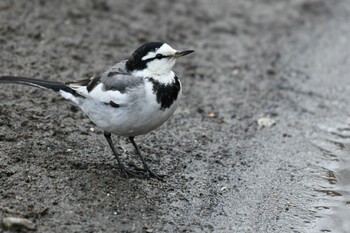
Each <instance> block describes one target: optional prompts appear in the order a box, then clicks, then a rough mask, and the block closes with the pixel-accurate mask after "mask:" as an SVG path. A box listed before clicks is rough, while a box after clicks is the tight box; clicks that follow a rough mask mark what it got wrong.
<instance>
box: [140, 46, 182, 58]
mask: <svg viewBox="0 0 350 233" xmlns="http://www.w3.org/2000/svg"><path fill="white" fill-rule="evenodd" d="M175 53H176V50H175V49H173V48H172V47H170V45H168V44H166V43H164V44H163V45H162V46H161V47H160V48H159V49H157V50H156V51H154V52H149V53H147V55H146V56H144V57H143V58H142V60H143V61H144V60H147V59H149V58H154V57H155V56H156V55H157V54H162V55H163V56H172V55H174V54H175Z"/></svg>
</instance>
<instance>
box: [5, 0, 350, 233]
mask: <svg viewBox="0 0 350 233" xmlns="http://www.w3.org/2000/svg"><path fill="white" fill-rule="evenodd" d="M342 4H343V5H342ZM348 5H349V4H347V3H346V1H338V2H337V3H328V2H327V1H321V0H312V1H308V0H287V1H271V0H262V1H254V0H249V1H248V0H236V1H229V0H222V1H210V0H191V1H186V3H185V2H180V1H155V0H154V1H151V0H149V1H136V0H125V1H121V0H119V1H112V0H110V1H102V0H96V1H92V0H90V1H89V0H78V1H68V0H65V1H41V0H35V1H25V0H19V1H11V0H3V1H1V2H0V55H1V58H0V67H1V74H13V75H26V76H32V77H37V78H42V79H47V80H60V81H69V80H78V79H81V78H87V77H90V76H91V75H94V74H99V73H100V72H103V71H104V70H105V69H107V68H108V67H109V66H111V65H113V64H114V63H115V62H117V61H119V60H121V59H125V58H127V57H128V56H129V55H130V53H131V52H133V50H134V49H135V48H137V47H138V46H139V45H140V44H141V43H143V42H145V41H154V40H161V41H166V42H168V43H169V44H170V45H172V46H173V47H174V48H178V49H194V50H196V53H195V54H194V55H193V56H191V57H187V58H186V59H183V60H182V61H180V62H179V63H178V64H177V65H176V67H175V71H176V73H177V74H178V76H179V77H180V78H181V80H182V83H183V89H184V90H183V99H182V103H181V106H180V108H179V109H178V111H177V112H176V114H175V115H174V116H173V117H172V118H171V119H170V120H169V121H168V122H167V123H166V124H165V125H164V126H162V127H161V128H160V129H159V130H156V131H154V132H152V133H150V134H147V135H145V136H140V137H138V138H136V140H137V141H138V143H139V144H140V145H141V150H142V152H143V153H144V154H145V155H147V161H148V163H149V164H150V166H151V167H152V168H154V169H155V170H156V171H157V172H159V173H162V174H164V175H165V177H166V178H165V179H166V182H164V183H162V182H159V181H157V180H142V179H125V178H123V177H122V174H121V173H120V171H119V169H118V166H117V164H116V161H115V160H114V157H113V155H112V153H111V151H110V149H109V147H108V144H107V142H106V141H105V139H104V137H103V134H102V132H101V131H100V130H99V129H97V128H94V125H93V124H92V123H91V122H90V121H89V120H88V118H87V117H86V116H85V115H84V114H83V113H82V112H80V111H79V109H77V108H76V107H74V106H73V105H72V104H70V103H69V102H67V101H66V100H64V99H62V98H61V97H59V96H56V95H55V94H54V93H50V92H45V91H42V90H40V89H33V88H30V87H24V86H13V85H6V86H5V85H4V86H1V87H0V187H1V188H0V219H3V218H5V217H8V216H17V217H22V218H26V219H28V220H30V221H32V222H33V223H34V224H35V228H36V231H37V232H67V233H70V232H305V231H309V230H310V229H316V228H315V224H316V223H315V219H316V216H319V215H320V214H319V212H317V211H316V209H315V208H314V207H315V206H316V205H317V201H318V200H319V199H318V198H323V197H324V196H327V195H325V193H326V191H325V190H326V189H323V192H322V190H321V189H320V188H317V187H319V185H322V184H323V183H324V182H326V181H325V180H324V179H323V178H322V177H323V176H324V172H325V171H324V169H323V168H322V166H323V165H320V164H323V163H327V159H325V155H324V154H322V153H321V151H322V150H321V149H320V148H318V147H317V146H314V143H313V141H311V140H309V139H310V137H311V136H313V135H315V134H317V133H318V132H319V131H320V130H319V129H318V128H317V127H316V126H315V121H319V122H322V120H323V119H324V121H326V116H329V112H330V111H333V115H337V116H339V114H340V113H339V112H341V114H340V115H342V116H346V115H347V114H348V112H347V110H344V108H342V111H339V109H340V107H339V106H346V105H345V103H346V101H345V100H346V97H348V96H347V95H346V94H344V95H341V96H339V95H337V92H332V91H330V90H329V88H328V87H336V86H337V85H336V84H334V83H332V82H318V79H317V78H318V77H321V78H322V74H324V72H322V69H320V66H321V68H322V67H326V66H327V64H328V62H329V61H330V60H332V59H328V60H327V59H323V58H324V57H329V54H333V53H332V52H329V53H327V54H323V53H317V52H318V51H320V49H322V48H324V44H322V43H319V44H317V43H315V41H318V38H320V37H325V38H326V42H327V41H337V40H338V39H339V40H341V38H340V37H338V36H337V35H338V34H337V33H338V32H337V31H335V32H334V33H335V35H333V36H332V35H328V36H327V35H326V34H327V33H325V32H326V31H327V30H329V29H331V28H336V26H337V25H344V22H348V21H345V16H344V15H346V13H347V12H348V11H347V12H345V9H346V7H344V6H348ZM347 9H348V8H347ZM337 12H342V14H340V13H339V14H337ZM343 16H344V17H343ZM332 20H333V21H334V22H337V23H335V24H334V25H333V24H331V23H329V22H333V21H332ZM327 23H328V24H327ZM341 23H343V24H341ZM348 35H350V34H348ZM337 44H338V43H337ZM326 46H331V44H330V45H329V44H328V45H327V43H326ZM338 48H339V51H338V50H337V54H339V53H340V54H341V50H342V48H343V47H338ZM304 53H305V54H308V56H306V57H304V56H302V55H304ZM314 54H317V55H314ZM330 57H331V58H334V57H337V56H336V55H334V56H333V57H332V56H330ZM319 60H320V61H321V62H320V63H319V62H318V61H319ZM345 61H348V60H345ZM337 64H338V65H339V63H337ZM346 64H348V63H346ZM343 65H344V64H343ZM310 67H311V68H310ZM315 70H318V73H317V72H316V73H315V72H314V71H315ZM347 71H348V70H346V69H344V70H342V74H345V73H346V72H347ZM313 74H317V76H315V75H313ZM337 77H338V78H339V80H338V81H339V82H340V83H341V82H342V81H344V80H346V79H345V76H341V75H338V76H337ZM322 80H327V77H323V78H322ZM339 82H338V83H339ZM330 83H331V84H334V85H333V86H332V85H331V84H330ZM347 83H348V82H347ZM316 87H317V88H316ZM337 87H339V86H337ZM331 90H337V89H336V88H335V89H331ZM341 90H342V91H345V90H344V89H341ZM346 90H347V89H346ZM342 93H343V92H342ZM347 93H350V92H347ZM335 100H337V101H338V102H337V103H338V105H337V106H338V107H339V108H338V107H332V106H334V101H335ZM339 103H341V104H339ZM337 111H338V112H337ZM333 115H332V116H333ZM262 117H266V118H268V119H272V120H274V121H275V124H274V125H273V126H271V127H262V126H259V125H258V119H260V118H262ZM116 139H117V138H115V141H117V140H116ZM120 143H121V144H122V145H123V146H124V147H125V148H127V149H128V152H127V153H126V154H125V156H124V157H123V159H124V160H125V161H126V162H127V164H128V165H129V166H133V165H135V164H136V165H139V162H138V160H137V159H136V157H135V156H134V153H133V150H132V147H131V145H129V144H128V143H127V142H126V141H125V140H124V139H120ZM327 158H328V157H327ZM316 189H317V190H318V191H317V190H316ZM320 190H321V191H320ZM316 225H317V224H316ZM0 231H4V232H10V231H12V229H9V230H8V229H5V228H4V227H3V228H0ZM24 231H26V230H24ZM34 231H35V230H34ZM310 231H312V230H310Z"/></svg>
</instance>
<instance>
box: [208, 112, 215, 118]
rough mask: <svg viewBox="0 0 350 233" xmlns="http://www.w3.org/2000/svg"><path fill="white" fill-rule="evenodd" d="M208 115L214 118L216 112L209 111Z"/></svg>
mask: <svg viewBox="0 0 350 233" xmlns="http://www.w3.org/2000/svg"><path fill="white" fill-rule="evenodd" d="M208 116H209V117H210V118H216V117H217V114H216V112H209V113H208Z"/></svg>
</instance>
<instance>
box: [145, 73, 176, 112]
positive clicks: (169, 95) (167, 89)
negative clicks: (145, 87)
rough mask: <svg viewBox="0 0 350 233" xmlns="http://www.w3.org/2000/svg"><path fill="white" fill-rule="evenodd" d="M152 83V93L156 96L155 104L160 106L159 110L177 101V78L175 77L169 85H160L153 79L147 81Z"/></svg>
mask: <svg viewBox="0 0 350 233" xmlns="http://www.w3.org/2000/svg"><path fill="white" fill-rule="evenodd" d="M148 80H149V81H150V82H152V83H153V93H154V94H156V96H157V102H158V103H159V104H160V109H161V110H165V109H167V108H170V106H171V105H172V104H173V103H174V101H175V100H176V99H177V97H178V95H179V92H180V89H181V85H180V81H179V78H178V77H176V76H175V78H174V82H173V83H171V84H162V83H160V82H158V81H157V80H154V79H153V78H149V79H148Z"/></svg>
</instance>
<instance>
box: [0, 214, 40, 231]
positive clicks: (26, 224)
mask: <svg viewBox="0 0 350 233" xmlns="http://www.w3.org/2000/svg"><path fill="white" fill-rule="evenodd" d="M2 225H3V227H4V228H6V229H28V230H34V229H35V225H34V223H32V222H31V221H29V220H28V219H25V218H19V217H7V218H3V219H2Z"/></svg>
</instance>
